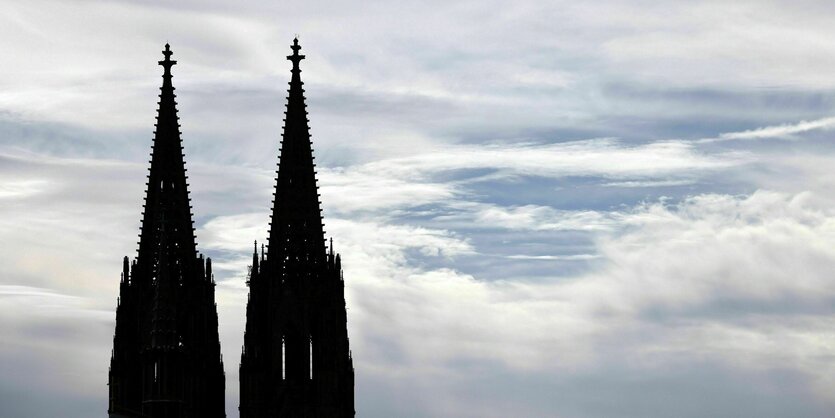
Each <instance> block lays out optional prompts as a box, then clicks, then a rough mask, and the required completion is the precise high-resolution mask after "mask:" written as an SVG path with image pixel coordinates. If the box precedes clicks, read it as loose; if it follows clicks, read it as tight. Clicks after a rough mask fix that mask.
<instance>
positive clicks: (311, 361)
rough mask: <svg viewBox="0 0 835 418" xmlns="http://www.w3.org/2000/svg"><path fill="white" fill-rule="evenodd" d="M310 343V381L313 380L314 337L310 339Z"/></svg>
mask: <svg viewBox="0 0 835 418" xmlns="http://www.w3.org/2000/svg"><path fill="white" fill-rule="evenodd" d="M308 341H309V342H310V369H309V370H310V380H313V336H312V335H311V336H310V338H309V339H308Z"/></svg>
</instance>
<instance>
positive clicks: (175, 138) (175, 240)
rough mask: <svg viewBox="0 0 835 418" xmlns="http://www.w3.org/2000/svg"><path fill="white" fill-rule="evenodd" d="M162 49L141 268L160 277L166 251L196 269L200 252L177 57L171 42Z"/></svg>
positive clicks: (174, 260) (176, 261)
mask: <svg viewBox="0 0 835 418" xmlns="http://www.w3.org/2000/svg"><path fill="white" fill-rule="evenodd" d="M162 53H163V55H164V56H165V59H163V60H162V61H159V65H161V66H162V67H163V69H164V72H163V75H162V87H161V88H160V95H159V98H160V101H159V111H158V114H157V123H156V124H155V126H156V130H155V132H154V144H153V147H152V152H151V168H150V173H149V174H148V183H147V185H148V189H147V194H146V196H145V205H144V207H145V211H144V212H143V215H144V216H143V219H142V231H141V233H140V234H139V237H140V240H139V254H138V257H137V259H138V260H137V265H138V266H139V268H140V269H144V270H146V271H148V272H149V273H151V274H150V276H151V277H154V278H157V276H158V275H159V266H160V265H161V264H162V263H161V257H162V254H163V253H166V254H167V255H166V257H168V262H169V263H171V264H173V265H176V266H180V267H179V268H183V269H188V268H190V266H191V265H192V264H193V260H194V258H195V257H196V255H197V249H196V244H195V237H194V226H193V225H194V223H193V222H192V215H191V206H190V205H189V202H190V199H189V197H188V183H187V182H186V179H187V177H186V169H185V162H184V160H183V143H182V140H181V139H180V124H179V120H178V117H177V102H176V101H175V100H174V99H175V98H176V95H175V94H174V86H173V85H172V84H171V67H172V66H174V65H175V64H176V63H177V61H174V60H172V59H171V54H172V52H171V49H170V46H169V45H168V44H165V50H164V51H162ZM163 230H165V234H166V237H165V239H163V237H162V231H163ZM146 277H147V276H146ZM180 277H188V276H187V275H180Z"/></svg>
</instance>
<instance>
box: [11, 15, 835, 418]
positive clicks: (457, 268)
mask: <svg viewBox="0 0 835 418" xmlns="http://www.w3.org/2000/svg"><path fill="white" fill-rule="evenodd" d="M169 3H170V2H163V1H156V0H135V1H131V0H124V1H108V2H104V1H101V2H99V1H92V0H91V1H61V2H58V1H41V0H31V1H26V2H17V1H8V0H5V1H2V2H0V39H2V41H0V56H2V57H3V58H2V63H0V249H1V250H2V251H0V416H3V417H11V418H15V417H22V418H28V417H35V418H40V417H44V418H46V417H55V416H63V417H93V416H104V415H105V411H106V408H107V399H106V398H107V386H106V384H107V367H108V364H109V356H110V349H111V344H112V340H111V339H112V334H113V327H114V322H115V321H114V320H115V306H116V297H117V293H118V282H119V275H120V272H121V258H122V257H123V256H125V255H130V256H133V255H135V251H136V241H137V237H136V236H137V233H138V230H139V220H140V211H141V202H142V198H143V194H144V180H145V177H144V176H145V174H146V171H147V167H148V154H149V152H150V145H151V138H152V132H153V123H154V116H155V112H156V106H157V105H156V95H157V94H158V87H159V85H160V84H161V77H160V75H161V68H160V67H159V66H158V65H157V61H158V60H159V59H161V54H160V51H161V50H162V47H163V45H164V44H165V43H166V42H170V43H171V46H172V50H173V51H174V58H175V59H177V60H178V61H179V64H178V65H177V66H176V67H174V84H175V86H176V87H177V93H178V95H179V97H178V101H179V109H180V116H181V123H182V131H183V140H184V143H185V151H186V156H187V163H186V164H187V167H188V169H189V174H190V191H191V196H192V198H193V205H194V212H195V216H196V218H195V221H196V224H197V225H196V227H197V237H198V248H199V249H200V251H201V252H202V253H204V254H206V255H208V256H210V257H212V258H213V260H214V261H215V264H214V266H215V278H216V280H217V281H218V287H217V299H218V309H219V313H220V333H221V337H222V344H223V353H224V355H225V363H226V372H227V411H228V416H229V417H230V418H235V417H237V416H238V415H237V403H238V402H237V399H238V372H237V369H238V361H239V358H240V347H241V344H242V341H243V327H244V320H245V318H244V308H245V301H246V294H247V289H246V287H245V285H244V274H245V273H246V269H247V262H248V259H249V253H250V252H251V247H252V241H253V240H255V239H258V240H262V239H264V238H265V237H266V235H267V222H268V218H269V215H268V214H269V209H270V207H269V205H270V198H271V196H270V194H271V192H272V186H273V175H274V170H275V164H276V162H277V155H278V141H279V138H280V132H281V126H282V121H281V118H282V112H283V108H284V103H285V98H286V91H285V89H286V82H287V81H288V80H289V68H290V66H289V62H287V61H286V60H285V58H284V57H285V56H286V55H288V53H289V52H290V49H289V45H290V42H291V41H292V39H293V36H295V35H296V34H298V35H299V38H300V40H301V45H302V46H303V48H304V49H303V53H305V54H306V55H307V59H306V60H305V61H304V62H303V63H302V69H303V74H302V77H303V80H304V81H305V82H306V89H307V97H308V106H309V107H308V109H309V111H310V119H311V127H312V134H313V141H314V147H315V154H316V157H317V162H318V164H319V168H320V170H319V184H320V186H321V193H322V200H323V205H324V214H325V226H326V230H327V232H328V235H329V236H332V237H333V238H334V243H335V246H336V249H337V251H339V252H341V253H342V255H343V260H344V268H345V277H346V298H347V304H348V328H349V335H350V338H351V348H352V350H353V355H354V362H355V363H354V364H355V367H356V375H357V382H356V402H357V415H358V416H361V417H392V416H398V417H507V416H525V417H568V418H574V417H577V418H585V417H671V416H675V417H694V418H695V417H708V416H709V417H743V416H746V417H747V416H750V417H785V416H793V417H828V416H831V411H832V410H833V408H835V393H833V391H832V388H833V387H835V386H833V385H835V193H833V192H834V191H835V172H834V171H835V170H833V167H835V145H833V141H832V139H833V136H835V131H833V128H835V26H833V25H832V16H833V15H835V5H833V4H832V3H831V2H826V1H819V2H817V1H805V0H794V1H791V2H789V1H762V0H758V1H734V2H728V1H701V2H678V1H633V2H629V4H627V2H623V1H600V2H593V3H594V4H593V5H592V4H591V3H592V2H580V1H573V2H563V1H555V0H549V1H540V2H535V1H512V2H510V1H502V2H493V1H484V0H482V1H473V2H447V1H426V2H414V3H412V2H383V1H369V2H338V3H334V2H323V1H307V2H294V3H289V2H275V1H262V2H247V3H245V4H236V2H228V1H219V0H218V1H196V0H194V1H180V2H177V3H176V5H173V4H169Z"/></svg>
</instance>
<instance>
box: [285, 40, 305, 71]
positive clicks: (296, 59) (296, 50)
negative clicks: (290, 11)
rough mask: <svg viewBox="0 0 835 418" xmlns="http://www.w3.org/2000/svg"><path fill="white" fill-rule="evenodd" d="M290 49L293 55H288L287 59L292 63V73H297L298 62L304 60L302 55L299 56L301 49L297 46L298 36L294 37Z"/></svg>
mask: <svg viewBox="0 0 835 418" xmlns="http://www.w3.org/2000/svg"><path fill="white" fill-rule="evenodd" d="M290 48H291V49H292V50H293V55H288V56H287V59H288V60H290V61H293V71H298V69H299V61H301V60H303V59H304V55H299V50H300V49H302V47H301V46H299V36H298V35H296V37H295V38H293V45H292V46H291V47H290Z"/></svg>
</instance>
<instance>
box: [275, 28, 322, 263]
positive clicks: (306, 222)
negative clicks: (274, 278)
mask: <svg viewBox="0 0 835 418" xmlns="http://www.w3.org/2000/svg"><path fill="white" fill-rule="evenodd" d="M291 48H292V50H293V54H292V55H289V56H288V57H287V59H288V60H290V61H291V62H292V63H293V69H292V71H291V74H292V77H291V79H290V89H289V90H288V96H287V111H286V112H284V113H285V115H286V116H285V119H284V133H283V134H282V139H281V156H280V157H279V163H278V176H277V179H276V190H275V200H274V201H273V212H272V222H271V228H270V236H269V240H268V244H267V248H268V252H269V257H268V259H272V260H279V262H282V263H285V264H286V260H291V261H292V260H298V261H301V260H310V261H313V262H318V261H320V260H322V261H323V260H324V257H325V242H324V241H325V237H324V231H323V226H322V210H321V209H320V202H319V193H318V187H317V186H316V172H315V169H314V167H315V164H314V163H313V149H312V142H311V141H310V127H309V126H308V119H307V109H306V108H307V105H305V103H304V100H305V98H304V89H303V88H302V86H303V84H304V83H302V81H301V69H299V63H300V62H301V60H303V59H304V55H299V50H301V46H299V39H298V38H296V39H294V40H293V45H292V46H291Z"/></svg>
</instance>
